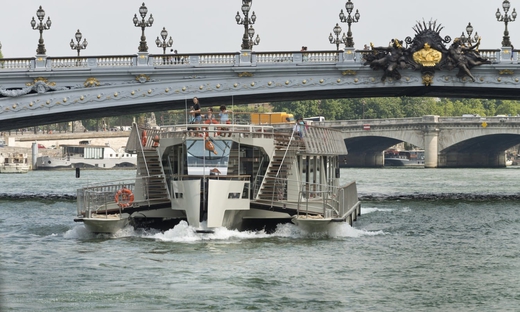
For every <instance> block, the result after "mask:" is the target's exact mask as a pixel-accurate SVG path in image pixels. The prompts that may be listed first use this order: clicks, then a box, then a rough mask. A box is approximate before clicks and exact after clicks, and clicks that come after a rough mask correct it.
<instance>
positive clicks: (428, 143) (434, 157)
mask: <svg viewBox="0 0 520 312" xmlns="http://www.w3.org/2000/svg"><path fill="white" fill-rule="evenodd" d="M438 122H439V116H433V115H429V116H423V123H425V129H424V134H423V135H424V167H425V168H437V164H438V152H439V145H438V144H439V128H438V127H437V125H435V123H438Z"/></svg>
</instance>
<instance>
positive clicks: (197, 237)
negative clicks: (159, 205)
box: [144, 221, 270, 242]
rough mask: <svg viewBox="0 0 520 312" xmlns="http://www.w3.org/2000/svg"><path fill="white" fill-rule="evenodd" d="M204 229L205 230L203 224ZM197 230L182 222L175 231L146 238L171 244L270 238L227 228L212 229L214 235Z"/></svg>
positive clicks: (263, 233) (171, 230) (260, 232)
mask: <svg viewBox="0 0 520 312" xmlns="http://www.w3.org/2000/svg"><path fill="white" fill-rule="evenodd" d="M201 228H202V229H204V228H205V226H204V224H202V227H201ZM197 230H198V229H197V228H194V227H192V226H189V225H188V223H187V222H186V221H181V222H180V223H179V224H177V225H176V226H175V227H174V228H173V229H170V230H168V231H165V232H164V233H155V234H153V235H145V236H144V237H151V238H154V239H158V240H162V241H171V242H197V241H206V240H231V239H251V238H263V237H269V236H270V235H268V234H266V233H265V232H263V231H259V232H254V231H243V232H240V231H238V230H229V229H226V228H216V229H212V230H213V232H212V233H199V232H197Z"/></svg>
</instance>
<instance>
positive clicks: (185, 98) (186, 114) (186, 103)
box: [184, 96, 188, 124]
mask: <svg viewBox="0 0 520 312" xmlns="http://www.w3.org/2000/svg"><path fill="white" fill-rule="evenodd" d="M184 108H185V109H184V114H185V119H184V123H186V124H187V123H188V98H187V97H186V96H184Z"/></svg>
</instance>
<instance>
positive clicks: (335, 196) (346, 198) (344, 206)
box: [297, 182, 359, 219]
mask: <svg viewBox="0 0 520 312" xmlns="http://www.w3.org/2000/svg"><path fill="white" fill-rule="evenodd" d="M313 186H315V184H313V185H310V184H309V183H305V184H303V185H302V187H301V189H300V193H299V194H300V196H299V197H298V199H299V203H298V211H297V214H298V215H302V214H303V215H307V216H308V215H309V208H310V206H311V205H312V203H313V201H315V200H316V199H318V200H320V199H321V203H322V208H323V210H322V212H321V213H322V216H323V217H325V218H339V219H343V218H346V216H347V215H349V214H351V213H352V210H353V209H355V208H356V207H357V206H358V205H359V199H358V197H357V186H356V182H351V183H349V184H347V185H343V186H330V185H325V187H324V188H320V189H317V190H312V189H311V187H313Z"/></svg>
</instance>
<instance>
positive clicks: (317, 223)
mask: <svg viewBox="0 0 520 312" xmlns="http://www.w3.org/2000/svg"><path fill="white" fill-rule="evenodd" d="M291 221H292V222H293V223H294V224H296V225H297V226H298V227H299V228H301V229H302V230H304V231H306V232H309V233H320V232H326V231H327V230H328V226H329V224H330V223H331V222H332V219H331V218H308V217H306V216H295V217H293V218H292V220H291Z"/></svg>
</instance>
